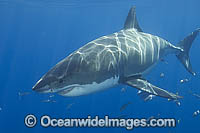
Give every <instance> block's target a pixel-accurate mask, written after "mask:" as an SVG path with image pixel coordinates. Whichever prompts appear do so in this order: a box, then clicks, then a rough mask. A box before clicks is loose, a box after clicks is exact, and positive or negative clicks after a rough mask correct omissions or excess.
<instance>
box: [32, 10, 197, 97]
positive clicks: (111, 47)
mask: <svg viewBox="0 0 200 133" xmlns="http://www.w3.org/2000/svg"><path fill="white" fill-rule="evenodd" d="M197 33H199V30H196V31H195V32H193V33H192V34H191V35H190V36H188V37H187V38H186V39H187V44H186V43H185V42H184V40H183V41H182V42H180V44H179V46H174V45H172V44H171V43H170V42H168V41H166V40H164V39H162V38H160V37H158V36H154V35H151V34H147V33H144V32H142V30H141V28H140V27H139V25H138V22H137V20H136V14H135V8H131V10H130V11H129V15H128V17H127V19H126V22H125V25H124V28H123V29H122V30H121V31H119V32H116V33H113V34H111V35H107V36H103V37H100V38H98V39H96V40H94V41H91V42H89V43H88V44H86V45H84V46H83V47H81V48H79V49H78V50H77V51H75V52H73V53H72V54H71V55H69V56H68V57H66V58H65V59H64V60H62V61H61V62H59V63H58V64H57V65H56V66H55V67H53V68H52V69H51V70H50V71H49V72H48V73H47V74H45V75H44V76H43V77H42V78H41V79H40V80H39V81H38V82H37V84H36V85H35V86H34V87H33V90H36V91H39V92H57V93H59V94H60V95H63V96H80V95H86V94H89V93H93V92H96V91H99V90H104V89H107V88H112V87H114V86H116V85H119V84H126V85H129V86H132V87H135V88H137V89H139V90H141V91H142V93H140V94H141V95H142V96H143V97H144V98H149V97H150V96H152V95H156V96H161V97H165V98H169V99H178V98H180V96H178V95H175V94H173V93H170V92H167V91H166V90H163V89H161V88H158V87H156V86H154V85H152V84H150V83H149V82H147V81H146V80H144V79H143V78H142V76H143V75H144V74H145V73H147V72H148V70H149V69H150V68H152V66H153V65H154V64H156V63H157V62H158V61H159V60H160V59H162V58H163V57H164V56H165V55H168V54H172V53H173V54H176V55H177V57H178V58H179V59H180V61H181V62H182V63H183V64H184V66H185V68H186V69H187V70H188V71H189V72H190V73H192V74H193V75H195V73H194V72H193V71H192V68H191V65H190V62H189V58H188V51H189V48H190V46H191V43H192V41H193V40H194V38H195V37H196V35H197ZM188 40H189V41H190V42H189V43H188Z"/></svg>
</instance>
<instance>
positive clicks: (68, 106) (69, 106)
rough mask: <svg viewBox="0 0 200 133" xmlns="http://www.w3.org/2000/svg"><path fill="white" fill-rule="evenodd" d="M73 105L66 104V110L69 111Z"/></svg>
mask: <svg viewBox="0 0 200 133" xmlns="http://www.w3.org/2000/svg"><path fill="white" fill-rule="evenodd" d="M74 104H75V103H71V104H68V105H67V108H66V109H67V110H69V109H70V108H71V107H72V105H74Z"/></svg>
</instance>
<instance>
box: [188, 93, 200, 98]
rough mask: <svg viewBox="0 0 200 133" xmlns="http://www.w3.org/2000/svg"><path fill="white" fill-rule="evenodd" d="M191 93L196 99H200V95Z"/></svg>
mask: <svg viewBox="0 0 200 133" xmlns="http://www.w3.org/2000/svg"><path fill="white" fill-rule="evenodd" d="M189 93H190V94H192V95H193V96H195V97H196V98H198V99H200V95H199V94H196V93H193V92H192V91H189Z"/></svg>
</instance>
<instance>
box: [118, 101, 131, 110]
mask: <svg viewBox="0 0 200 133" xmlns="http://www.w3.org/2000/svg"><path fill="white" fill-rule="evenodd" d="M129 104H132V103H131V102H128V103H126V104H123V105H122V106H121V108H120V112H122V111H124V110H125V109H126V107H127V106H128V105H129Z"/></svg>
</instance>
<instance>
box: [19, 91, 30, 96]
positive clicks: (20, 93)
mask: <svg viewBox="0 0 200 133" xmlns="http://www.w3.org/2000/svg"><path fill="white" fill-rule="evenodd" d="M29 94H30V92H18V95H19V96H25V95H29Z"/></svg>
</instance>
